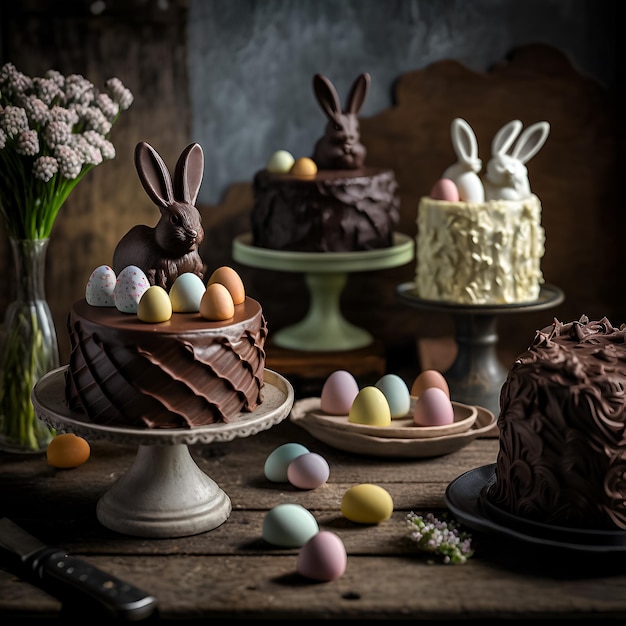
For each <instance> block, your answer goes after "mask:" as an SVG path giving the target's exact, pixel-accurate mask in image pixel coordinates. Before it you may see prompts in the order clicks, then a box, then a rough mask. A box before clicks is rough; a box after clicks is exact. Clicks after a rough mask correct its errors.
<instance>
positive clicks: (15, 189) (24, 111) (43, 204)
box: [0, 63, 133, 239]
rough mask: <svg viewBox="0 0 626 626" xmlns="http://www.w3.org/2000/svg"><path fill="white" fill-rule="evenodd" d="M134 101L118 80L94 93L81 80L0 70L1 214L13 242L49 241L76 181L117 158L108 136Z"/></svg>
mask: <svg viewBox="0 0 626 626" xmlns="http://www.w3.org/2000/svg"><path fill="white" fill-rule="evenodd" d="M132 102H133V95H132V94H131V92H130V91H129V90H128V89H127V88H126V87H124V85H123V84H122V82H121V81H120V80H119V79H118V78H111V79H109V80H107V81H106V83H105V90H104V91H103V92H99V91H98V90H97V89H96V88H95V87H94V85H93V84H92V83H91V82H90V81H88V80H87V79H86V78H83V77H82V76H81V75H79V74H71V75H68V76H67V77H65V76H63V75H62V74H60V73H59V72H57V71H56V70H49V71H48V72H46V74H45V76H43V77H35V78H30V77H29V76H26V75H25V74H22V73H21V72H20V71H18V70H17V69H16V68H15V66H14V65H13V64H12V63H6V64H5V65H3V66H2V67H1V68H0V215H2V217H3V218H4V221H5V224H6V228H7V232H8V234H9V235H10V236H11V237H13V238H15V239H43V238H47V237H49V236H50V233H51V231H52V227H53V226H54V222H55V220H56V217H57V215H58V212H59V209H60V208H61V206H62V205H63V203H64V202H65V200H66V199H67V197H68V196H69V194H70V193H71V191H72V190H73V189H74V187H76V185H77V184H78V182H79V181H80V180H81V179H82V178H83V177H84V176H85V174H86V173H87V172H89V171H90V170H91V169H92V168H94V167H95V166H96V165H98V164H100V163H102V161H105V160H109V159H112V158H114V157H115V148H114V147H113V144H112V143H111V142H110V141H109V139H108V137H109V134H110V132H111V128H112V127H113V124H114V123H115V122H116V120H117V119H118V117H119V115H120V113H121V111H124V110H126V109H128V108H129V107H130V105H131V104H132Z"/></svg>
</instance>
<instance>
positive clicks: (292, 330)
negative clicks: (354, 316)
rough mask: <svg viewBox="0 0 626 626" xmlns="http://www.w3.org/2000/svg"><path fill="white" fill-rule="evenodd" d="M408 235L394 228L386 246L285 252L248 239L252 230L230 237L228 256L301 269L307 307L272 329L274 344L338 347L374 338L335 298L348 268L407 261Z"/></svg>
mask: <svg viewBox="0 0 626 626" xmlns="http://www.w3.org/2000/svg"><path fill="white" fill-rule="evenodd" d="M413 256H414V242H413V239H412V238H411V237H409V236H407V235H404V234H400V233H395V234H394V237H393V245H392V246H391V247H389V248H379V249H377V250H364V251H360V252H291V251H283V250H271V249H269V248H260V247H257V246H254V245H252V234H251V233H245V234H243V235H239V236H238V237H236V238H235V240H234V242H233V258H234V259H235V261H238V262H239V263H242V264H243V265H249V266H252V267H257V268H261V269H266V270H277V271H279V272H301V273H304V275H305V282H306V285H307V288H308V290H309V293H310V296H311V298H310V304H309V310H308V312H307V314H306V315H305V317H304V318H303V319H302V320H301V321H300V322H298V323H296V324H294V325H292V326H288V327H286V328H282V329H280V330H278V331H277V332H276V333H274V334H273V335H272V340H273V342H274V343H275V344H276V345H277V346H281V347H283V348H289V349H291V350H304V351H306V352H316V351H317V352H324V351H332V352H339V351H344V350H356V349H357V348H363V347H365V346H368V345H370V344H371V343H372V342H373V341H374V338H373V337H372V335H371V334H370V333H369V332H367V331H366V330H365V329H363V328H359V327H358V326H355V325H354V324H351V323H350V322H348V321H347V320H346V319H345V318H344V317H343V314H342V312H341V308H340V298H341V293H342V291H343V288H344V287H345V285H346V282H347V280H348V274H349V273H352V272H367V271H373V270H384V269H390V268H393V267H398V266H400V265H404V264H406V263H409V262H410V261H412V259H413Z"/></svg>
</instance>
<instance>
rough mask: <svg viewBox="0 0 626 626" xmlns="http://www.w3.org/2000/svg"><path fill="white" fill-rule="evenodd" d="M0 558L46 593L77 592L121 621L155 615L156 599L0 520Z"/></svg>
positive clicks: (7, 519) (2, 519) (4, 519)
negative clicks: (51, 589)
mask: <svg viewBox="0 0 626 626" xmlns="http://www.w3.org/2000/svg"><path fill="white" fill-rule="evenodd" d="M0 557H1V559H2V563H3V564H5V565H6V566H7V568H8V569H10V570H11V571H12V572H13V573H14V574H18V575H23V576H24V577H25V578H26V579H29V580H31V581H32V582H34V583H35V584H37V585H39V586H41V587H43V588H44V589H46V590H47V588H48V587H52V588H54V589H56V590H58V591H59V593H61V594H63V595H65V592H66V591H70V592H71V591H73V592H78V593H80V594H81V595H82V596H85V597H86V599H89V600H92V601H95V602H96V603H98V604H99V605H100V606H102V607H104V608H105V609H106V610H107V611H108V612H109V614H110V615H111V616H112V617H114V618H116V619H120V620H126V621H133V622H134V621H139V620H143V619H145V618H147V617H149V616H150V615H152V613H153V612H154V611H155V609H156V604H157V603H156V599H155V598H154V597H153V596H151V595H150V594H148V593H146V592H145V591H143V590H141V589H139V588H138V587H135V586H134V585H131V584H130V583H127V582H125V581H123V580H120V579H119V578H116V577H115V576H112V575H111V574H107V573H106V572H103V571H102V570H100V569H98V568H97V567H94V566H93V565H90V564H89V563H87V561H84V560H82V559H80V558H77V557H75V556H70V555H69V554H68V553H67V552H66V551H65V550H64V549H63V548H59V547H54V546H48V545H46V544H44V543H42V542H41V541H39V539H37V538H36V537H33V536H32V535H31V534H29V533H28V532H26V531H25V530H24V529H23V528H21V527H20V526H18V525H17V524H16V523H15V522H13V521H11V520H10V519H9V518H7V517H3V518H1V519H0Z"/></svg>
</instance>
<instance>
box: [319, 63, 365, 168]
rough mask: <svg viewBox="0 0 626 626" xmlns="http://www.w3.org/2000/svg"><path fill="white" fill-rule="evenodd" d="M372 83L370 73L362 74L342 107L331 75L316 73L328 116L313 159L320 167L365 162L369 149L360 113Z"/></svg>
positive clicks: (341, 166)
mask: <svg viewBox="0 0 626 626" xmlns="http://www.w3.org/2000/svg"><path fill="white" fill-rule="evenodd" d="M369 86H370V75H369V74H367V73H364V74H361V75H360V76H358V77H357V78H356V79H355V81H354V83H353V84H352V87H351V88H350V93H349V94H348V100H347V102H346V108H345V110H344V111H342V110H341V102H340V100H339V96H338V95H337V90H336V89H335V87H334V86H333V84H332V83H331V82H330V81H329V80H328V78H326V77H325V76H322V75H321V74H316V75H315V76H314V77H313V90H314V91H315V96H316V97H317V101H318V102H319V104H320V106H321V107H322V110H323V111H324V113H326V116H327V117H328V123H327V124H326V129H325V131H324V136H323V137H321V138H320V139H319V140H318V141H317V143H316V144H315V149H314V152H313V160H314V161H315V163H316V164H317V167H318V168H319V169H331V170H336V169H358V168H359V167H361V166H362V165H363V163H364V162H365V155H366V150H365V146H363V145H362V144H361V142H360V132H359V119H358V117H357V114H358V112H359V111H360V110H361V107H362V106H363V103H364V102H365V97H366V96H367V92H368V91H369Z"/></svg>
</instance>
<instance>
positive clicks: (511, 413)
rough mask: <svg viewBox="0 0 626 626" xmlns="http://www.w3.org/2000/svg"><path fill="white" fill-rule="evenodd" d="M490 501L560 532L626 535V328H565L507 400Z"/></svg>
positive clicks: (545, 343) (547, 333)
mask: <svg viewBox="0 0 626 626" xmlns="http://www.w3.org/2000/svg"><path fill="white" fill-rule="evenodd" d="M498 428H499V442H500V447H499V452H498V455H497V463H496V474H495V482H494V483H493V485H491V486H490V488H489V491H488V500H489V502H491V503H492V504H493V505H495V506H497V507H499V508H500V509H502V510H504V511H506V512H507V513H509V514H512V515H515V516H518V517H521V518H524V519H527V520H531V521H534V522H539V523H542V524H549V525H553V526H560V527H567V528H575V529H590V530H626V325H624V324H622V326H621V327H620V328H619V329H618V328H615V327H614V326H613V325H612V324H611V322H609V320H608V319H606V318H603V319H601V320H599V321H590V320H589V319H588V318H587V317H586V316H582V317H581V318H580V320H579V321H577V322H570V323H567V324H562V323H561V322H559V321H558V320H554V323H553V324H552V325H551V326H549V327H547V328H544V329H543V330H541V331H538V332H537V334H536V336H535V339H534V341H533V343H532V345H531V346H530V347H529V348H528V350H527V351H526V352H524V353H523V354H521V355H520V356H519V357H518V358H517V359H516V361H515V363H514V364H513V366H512V368H511V370H510V372H509V375H508V378H507V379H506V382H505V383H504V385H503V387H502V391H501V400H500V415H499V417H498Z"/></svg>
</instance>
